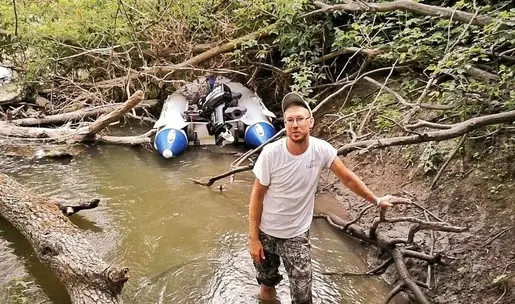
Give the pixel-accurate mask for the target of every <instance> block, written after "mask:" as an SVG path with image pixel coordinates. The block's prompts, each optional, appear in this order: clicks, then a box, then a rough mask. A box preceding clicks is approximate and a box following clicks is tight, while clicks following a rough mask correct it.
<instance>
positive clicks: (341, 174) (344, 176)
mask: <svg viewBox="0 0 515 304" xmlns="http://www.w3.org/2000/svg"><path fill="white" fill-rule="evenodd" d="M329 169H330V170H331V171H332V172H333V173H334V174H335V175H336V176H337V177H338V179H340V181H341V182H342V183H343V184H344V185H345V186H346V187H347V188H349V189H350V190H351V191H352V192H354V193H356V194H357V195H359V196H361V197H362V198H364V199H365V200H367V201H369V202H370V203H372V204H374V205H378V206H379V207H383V208H385V207H391V206H392V204H391V203H390V202H389V200H390V198H391V196H390V195H386V196H383V197H379V198H378V197H377V196H375V194H374V193H373V192H372V191H371V190H370V189H368V187H367V186H366V185H365V183H363V181H361V179H359V177H358V176H357V175H356V174H354V172H352V171H351V170H349V169H348V168H347V167H345V165H344V164H343V162H342V161H341V159H340V158H338V157H335V158H334V160H333V162H332V163H331V166H330V167H329Z"/></svg>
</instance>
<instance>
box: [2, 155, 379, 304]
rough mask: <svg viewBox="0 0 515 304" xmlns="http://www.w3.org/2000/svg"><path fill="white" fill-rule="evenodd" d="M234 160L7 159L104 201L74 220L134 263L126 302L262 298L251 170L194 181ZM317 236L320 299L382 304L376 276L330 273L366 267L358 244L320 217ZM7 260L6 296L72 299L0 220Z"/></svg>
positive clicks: (101, 246)
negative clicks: (213, 181) (252, 247)
mask: <svg viewBox="0 0 515 304" xmlns="http://www.w3.org/2000/svg"><path fill="white" fill-rule="evenodd" d="M234 159H235V156H234V155H230V154H227V153H220V151H208V150H206V149H202V148H197V149H189V150H188V152H187V153H186V154H184V155H183V156H181V157H180V158H178V159H173V160H165V159H162V158H159V157H158V156H157V155H156V154H155V153H153V151H150V150H147V149H142V148H129V147H118V146H102V145H100V146H96V147H93V148H87V149H86V148H85V150H84V151H83V152H82V153H81V154H80V155H78V156H76V157H74V158H73V159H68V160H24V159H20V158H11V157H2V156H0V171H2V172H4V173H7V174H9V175H11V176H13V177H15V178H16V179H17V180H18V181H19V182H21V183H22V184H24V185H25V186H27V187H28V188H30V189H32V190H33V191H34V192H36V193H38V194H42V195H46V196H51V197H56V198H61V199H80V198H82V199H90V198H94V197H98V198H100V199H101V204H100V206H99V207H98V208H96V209H94V210H86V211H81V212H80V213H78V214H76V215H73V216H72V217H71V220H72V222H74V223H75V224H76V225H77V226H79V227H80V228H81V229H82V230H83V231H84V233H85V236H86V237H87V238H88V240H89V241H90V242H91V243H92V245H93V247H94V248H95V250H96V251H98V252H99V253H100V254H101V255H103V256H104V258H105V259H106V260H107V261H108V262H109V263H114V264H116V265H121V266H126V267H129V269H130V270H129V274H130V279H129V281H128V282H127V284H126V285H125V288H124V291H123V298H124V301H125V303H224V304H225V303H258V301H257V298H256V295H257V291H258V285H257V282H256V280H255V277H254V269H253V266H252V262H251V259H250V256H249V254H248V250H247V223H248V217H247V213H248V199H249V195H250V190H251V184H252V181H253V176H252V174H251V173H250V172H247V173H243V174H238V175H237V178H236V182H234V183H231V184H225V185H224V187H223V188H224V189H223V191H222V192H220V189H219V187H215V188H212V189H208V188H204V187H201V186H199V185H196V184H193V183H191V182H190V181H189V178H198V177H203V176H209V175H214V174H218V173H221V172H224V171H226V170H227V168H228V167H229V165H230V163H231V162H232V161H233V160H234ZM328 199H329V200H330V198H327V197H321V198H318V200H328ZM317 203H318V202H317ZM311 237H312V244H313V263H314V297H315V302H316V303H348V304H351V303H352V304H357V303H367V304H374V303H381V301H382V299H383V298H384V296H385V295H386V294H387V293H388V291H389V288H388V286H387V285H386V284H385V283H384V282H382V281H381V280H379V279H377V278H374V277H360V276H351V277H343V276H337V275H324V274H322V273H323V272H329V271H331V272H364V271H366V267H365V265H364V262H363V261H362V259H361V258H360V255H359V254H358V253H359V252H360V250H362V249H361V248H360V246H359V245H358V244H357V243H356V242H355V241H353V240H350V239H348V238H347V237H345V236H343V235H341V234H340V233H338V232H337V231H335V230H334V229H332V228H331V227H329V226H328V224H327V223H326V222H325V221H322V220H315V221H314V222H313V226H312V230H311ZM0 258H2V259H1V260H0V278H1V279H0V289H2V290H3V292H0V302H2V303H4V302H7V303H9V302H11V303H23V302H24V301H28V303H69V299H68V296H67V294H66V291H65V290H64V288H63V287H62V285H61V284H60V283H59V282H58V280H57V279H56V277H55V276H54V275H53V274H52V273H51V272H50V271H49V270H48V269H47V268H46V267H45V266H44V265H42V264H41V263H39V262H38V261H37V259H36V258H35V256H34V252H33V251H32V249H31V247H30V245H29V244H28V242H27V241H26V240H25V239H24V238H23V236H22V235H21V234H20V233H18V232H16V231H15V230H14V228H13V227H12V226H11V225H10V224H9V223H8V222H6V221H5V220H4V219H1V218H0ZM282 273H283V274H284V276H285V278H286V275H285V273H284V269H282ZM287 286H288V285H287V280H286V279H285V280H284V281H283V282H282V283H281V284H280V286H279V288H278V295H279V299H280V301H281V303H289V300H288V299H289V291H288V287H287Z"/></svg>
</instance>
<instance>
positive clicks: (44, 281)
mask: <svg viewBox="0 0 515 304" xmlns="http://www.w3.org/2000/svg"><path fill="white" fill-rule="evenodd" d="M0 238H2V239H5V240H6V241H8V242H9V243H11V247H12V248H13V249H14V253H15V254H16V255H17V256H19V257H22V261H23V264H24V266H25V268H26V270H27V272H28V273H30V274H31V275H32V276H33V279H34V280H35V282H36V283H37V284H38V285H39V286H40V287H41V289H42V290H43V291H44V293H45V294H46V295H47V296H48V298H49V299H50V300H51V301H52V302H54V303H63V304H67V303H71V302H70V298H69V296H68V293H67V292H66V289H65V288H64V286H63V284H62V283H61V281H59V280H58V279H57V277H56V276H55V275H54V274H53V272H52V271H50V269H48V268H47V267H46V266H45V265H44V264H43V263H41V262H40V261H39V259H38V258H37V257H36V253H35V252H34V250H33V249H32V246H31V245H30V243H29V241H27V239H26V238H25V237H24V236H23V234H21V233H20V232H19V231H18V230H17V229H16V228H15V227H14V226H13V225H11V223H9V222H8V221H6V220H5V219H4V218H3V217H0Z"/></svg>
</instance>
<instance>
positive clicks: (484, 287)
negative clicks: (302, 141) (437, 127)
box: [319, 129, 515, 304]
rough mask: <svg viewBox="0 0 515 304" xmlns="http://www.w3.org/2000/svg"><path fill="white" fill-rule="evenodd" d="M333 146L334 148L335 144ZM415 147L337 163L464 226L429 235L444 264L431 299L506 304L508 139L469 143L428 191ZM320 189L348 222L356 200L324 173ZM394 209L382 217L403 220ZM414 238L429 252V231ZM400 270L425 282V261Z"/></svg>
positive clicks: (510, 209)
mask: <svg viewBox="0 0 515 304" xmlns="http://www.w3.org/2000/svg"><path fill="white" fill-rule="evenodd" d="M319 130H320V129H319ZM322 136H323V135H322ZM510 141H511V142H510ZM334 144H335V146H339V144H341V143H334ZM510 145H511V148H510ZM422 150H423V146H418V147H400V148H399V147H397V148H389V149H386V150H382V151H376V152H370V153H365V154H362V155H350V156H348V157H345V158H343V159H344V162H345V163H346V165H347V166H348V167H349V168H350V169H352V170H353V171H354V172H355V173H356V174H358V176H360V177H361V178H362V179H363V181H365V183H366V184H367V185H369V187H370V188H371V189H372V190H373V191H374V192H375V193H377V194H378V195H384V194H394V195H396V196H402V197H410V198H412V199H413V200H415V201H416V202H418V203H419V204H421V205H423V206H425V207H426V208H427V209H428V210H429V211H431V212H432V213H434V214H436V215H437V216H439V217H441V218H442V219H443V220H445V221H447V222H450V223H451V224H455V225H460V226H466V227H469V230H468V231H466V232H463V233H444V232H437V233H435V243H434V252H441V253H442V254H443V256H444V257H443V263H444V264H443V265H437V266H436V267H435V269H434V280H433V281H432V283H431V285H433V286H432V288H431V290H429V291H427V290H426V294H427V295H428V297H429V298H430V301H431V302H433V303H439V304H447V303H449V304H450V303H453V304H456V303H496V304H502V303H505V304H508V303H514V302H515V288H514V287H515V279H514V277H513V273H514V271H515V247H514V245H513V244H515V234H514V233H513V231H515V165H514V164H515V151H514V150H513V138H510V137H508V136H506V137H502V136H501V137H496V138H495V140H493V139H489V138H486V139H480V140H470V141H469V142H468V144H467V145H465V146H464V147H463V150H462V151H461V152H460V153H459V154H458V156H456V157H455V158H454V160H453V161H451V163H450V165H449V166H448V167H447V169H446V170H445V172H444V173H443V175H442V177H441V179H440V180H439V181H438V183H437V186H436V187H435V189H434V190H430V185H431V183H432V180H433V178H434V174H432V175H431V174H429V175H428V174H424V172H423V169H422V168H419V167H418V164H417V160H418V158H419V156H420V155H421V154H422ZM320 189H322V190H323V191H322V192H324V191H325V192H330V193H332V194H334V195H335V196H336V198H337V199H338V200H339V201H340V202H342V204H343V205H344V206H346V208H347V209H348V211H349V213H350V214H351V217H353V218H354V217H356V216H357V214H358V213H359V211H360V209H359V208H358V207H359V206H360V204H361V201H359V199H358V198H356V196H355V195H354V194H351V193H350V191H349V190H347V189H345V188H344V187H343V186H341V184H340V183H339V182H338V181H337V180H336V178H335V177H334V176H333V175H332V174H328V175H324V176H322V180H321V185H320ZM349 206H351V207H350V208H349ZM396 208H398V207H396ZM396 208H394V209H393V210H392V211H390V213H391V214H395V213H394V212H397V215H400V214H401V213H400V212H402V214H403V215H406V211H405V210H398V209H397V210H395V209H396ZM399 211H400V212H399ZM364 221H368V222H369V223H370V221H371V217H368V218H367V217H366V216H365V217H364ZM388 229H389V230H388V232H387V234H388V236H390V237H396V236H403V237H406V235H407V229H408V227H406V226H404V227H403V226H393V227H389V228H388ZM417 235H418V237H417V238H416V239H415V241H416V242H417V243H418V244H420V245H421V246H422V248H423V250H424V251H425V252H427V253H429V250H430V248H431V246H432V242H431V238H430V233H429V232H424V233H421V234H417ZM377 259H378V256H377V250H376V249H375V248H370V250H369V253H368V256H367V258H366V260H367V262H368V264H369V265H377V264H378V261H377ZM408 266H409V267H410V270H411V273H412V275H414V276H415V277H417V278H418V279H419V280H420V281H422V282H426V280H427V266H426V265H425V264H421V263H419V262H415V263H411V264H408ZM510 276H511V278H510ZM383 277H384V279H385V280H386V281H387V282H389V283H391V284H393V283H394V282H395V280H396V273H395V272H394V271H392V270H391V269H390V271H387V272H386V273H385V274H384V275H383Z"/></svg>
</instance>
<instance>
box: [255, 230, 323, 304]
mask: <svg viewBox="0 0 515 304" xmlns="http://www.w3.org/2000/svg"><path fill="white" fill-rule="evenodd" d="M259 239H260V241H261V244H262V245H263V250H264V252H265V260H264V261H262V262H261V263H260V264H257V263H254V266H255V268H256V271H257V281H258V283H259V284H264V285H266V286H270V287H271V286H275V285H277V284H279V282H280V281H281V280H282V278H283V277H282V276H281V275H280V274H279V265H280V263H281V262H280V259H282V260H283V263H284V268H285V269H286V272H287V273H288V279H289V281H290V293H291V297H292V303H293V304H311V303H312V301H313V300H312V291H311V283H312V269H311V244H310V242H309V231H307V232H305V233H303V234H302V235H299V236H297V237H294V238H290V239H280V238H276V237H273V236H270V235H268V234H265V233H263V232H262V231H260V232H259Z"/></svg>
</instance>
